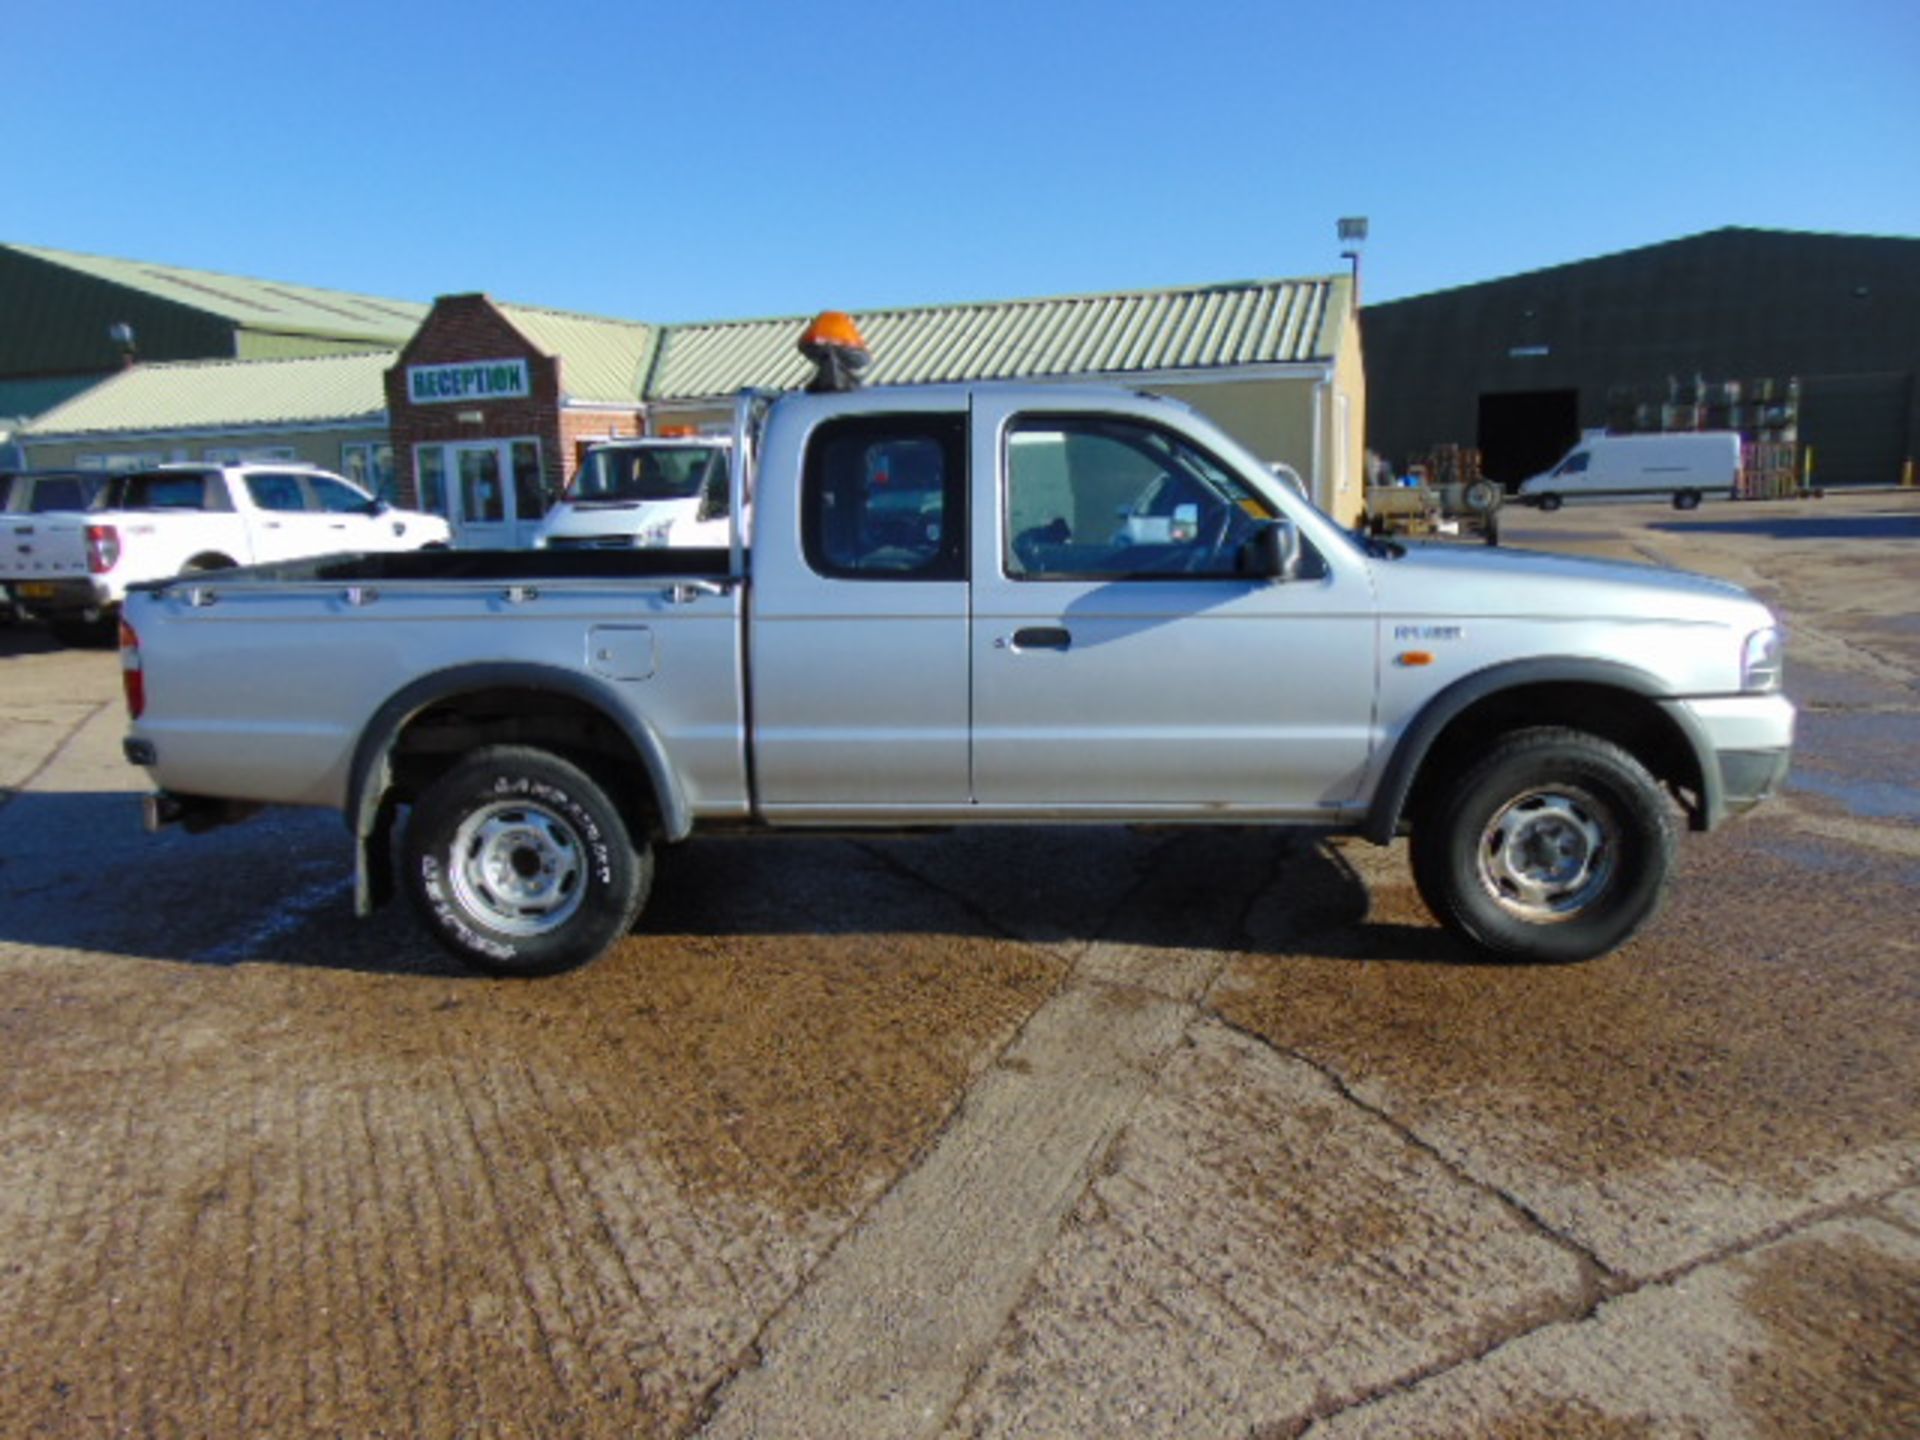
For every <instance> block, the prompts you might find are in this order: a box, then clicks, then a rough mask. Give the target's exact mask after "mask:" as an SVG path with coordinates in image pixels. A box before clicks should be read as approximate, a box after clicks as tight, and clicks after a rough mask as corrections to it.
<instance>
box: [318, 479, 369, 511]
mask: <svg viewBox="0 0 1920 1440" xmlns="http://www.w3.org/2000/svg"><path fill="white" fill-rule="evenodd" d="M307 486H308V488H309V489H311V490H312V491H313V498H314V499H315V500H316V501H318V502H319V508H320V509H322V510H325V511H326V512H327V513H328V514H329V515H364V514H366V513H367V505H368V503H369V502H368V498H367V497H366V496H365V495H362V494H361V493H360V492H359V491H358V490H356V489H354V488H353V487H352V486H351V485H344V484H342V483H341V482H340V481H338V480H334V479H331V478H330V477H328V476H325V475H309V476H307Z"/></svg>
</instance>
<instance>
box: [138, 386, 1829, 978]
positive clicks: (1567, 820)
mask: <svg viewBox="0 0 1920 1440" xmlns="http://www.w3.org/2000/svg"><path fill="white" fill-rule="evenodd" d="M730 464H731V466H732V469H731V474H730V486H731V489H732V495H731V499H730V503H729V506H728V510H729V513H730V516H731V517H732V518H731V521H730V534H729V542H728V544H727V545H726V546H725V547H717V546H716V547H712V548H708V549H692V550H667V549H651V548H649V549H637V550H620V551H597V550H586V551H574V552H566V551H557V550H547V551H532V552H497V553H495V552H477V553H463V552H457V551H455V552H439V553H418V554H388V555H366V556H356V557H334V558H328V559H320V560H310V561H305V562H299V563H289V564H282V565H277V566H267V567H262V568H256V569H254V570H251V571H244V570H243V571H235V572H231V573H224V574H209V575H198V576H189V577H184V578H180V579H175V580H172V581H168V582H165V583H156V584H150V585H142V586H136V587H134V588H133V590H132V591H131V592H130V593H129V595H128V597H127V601H126V607H125V613H124V620H125V622H126V628H125V630H124V632H123V635H122V644H123V652H122V660H123V669H124V671H125V679H126V685H127V693H128V702H129V706H130V708H131V711H132V715H133V721H132V727H131V731H130V734H129V736H128V738H127V741H126V751H127V755H128V758H129V759H131V760H132V761H133V762H135V763H136V764H139V765H142V766H145V767H146V768H147V770H148V771H149V772H150V774H151V776H152V779H153V781H154V782H155V784H156V786H157V787H158V788H157V793H155V794H154V795H153V796H152V797H151V798H150V799H149V801H148V815H149V823H150V824H155V825H157V824H163V823H168V822H172V821H180V822H184V823H185V824H186V825H188V826H189V828H193V827H197V826H206V825H211V824H217V823H221V822H223V821H225V820H228V819H230V818H233V817H234V816H236V815H239V814H241V813H243V812H244V811H246V810H248V809H250V808H252V807H255V806H258V805H260V804H284V805H308V806H326V807H331V808H333V809H335V810H338V811H340V812H341V813H342V814H343V816H344V817H345V821H346V826H347V830H348V833H349V835H350V837H351V842H352V849H353V854H354V861H355V866H356V887H355V888H356V899H357V904H358V907H359V909H360V912H361V913H363V914H364V913H367V912H369V911H371V910H372V909H373V908H374V907H375V906H377V905H379V904H380V903H382V902H383V901H384V900H385V899H387V898H388V895H389V893H390V892H391V890H392V888H393V884H394V876H395V872H396V870H397V872H398V876H399V880H400V883H401V884H402V885H403V886H404V888H405V890H406V891H407V892H408V894H409V895H410V897H411V900H412V902H413V904H414V906H415V908H416V909H417V911H418V914H419V916H420V917H421V919H422V920H423V922H424V924H425V925H426V927H427V928H428V929H429V930H430V931H431V932H432V933H433V935H434V936H435V937H436V938H437V939H438V940H439V941H440V942H441V943H442V944H443V945H444V946H445V947H446V948H447V949H449V950H450V951H452V952H453V954H455V955H456V956H458V957H460V958H461V959H463V960H465V961H467V962H468V963H470V964H472V965H473V966H476V967H478V968H481V969H484V970H488V971H493V972H497V973H505V974H532V973H541V972H547V971H552V970H556V969H560V968H563V967H567V966H572V965H576V964H579V963H581V962H583V961H586V960H588V959H591V958H592V957H594V956H596V955H599V954H600V953H602V952H603V951H605V950H606V949H608V948H609V947H610V946H611V945H613V944H614V943H615V942H616V941H618V940H620V939H621V938H622V937H623V936H625V935H627V934H628V933H629V931H630V930H631V929H632V927H633V926H634V924H635V922H636V919H637V918H638V916H639V914H640V912H641V908H642V906H643V904H644V902H645V900H646V897H647V893H648V890H649V887H650V885H651V882H652V876H653V856H654V854H655V852H656V850H657V849H658V848H659V847H661V846H664V845H673V844H676V843H679V842H681V841H684V840H686V839H687V838H688V837H690V836H692V835H695V834H699V833H706V832H718V831H754V832H765V833H774V832H782V831H787V832H804V831H807V830H809V829H821V828H829V827H830V828H832V829H835V830H847V829H849V828H864V827H872V828H876V829H885V830H914V829H920V828H940V827H948V826H952V825H956V824H1024V823H1045V824H1062V823H1094V824H1110V823H1116V822H1118V823H1150V824H1156V825H1165V824H1170V823H1186V824H1195V825H1219V824H1230V825H1255V824H1257V825H1285V826H1304V827H1315V828H1317V829H1319V830H1322V831H1327V832H1346V833H1351V834H1358V835H1361V836H1364V837H1366V838H1367V839H1368V840H1371V841H1374V842H1377V843H1380V844H1383V845H1384V844H1387V843H1390V842H1392V841H1393V840H1394V839H1395V838H1396V837H1397V836H1400V835H1403V834H1405V835H1407V836H1408V837H1409V847H1408V848H1409V853H1410V861H1411V867H1412V872H1413V877H1414V879H1415V881H1416V882H1417V885H1418V888H1419V890H1420V893H1421V894H1422V896H1423V897H1424V899H1425V901H1426V903H1427V904H1428V905H1429V906H1430V908H1431V909H1432V911H1433V913H1434V914H1435V915H1436V917H1438V919H1439V920H1440V921H1441V922H1442V923H1443V924H1445V925H1446V926H1448V927H1449V928H1451V929H1452V930H1453V931H1455V932H1457V933H1458V934H1459V935H1460V936H1462V937H1464V938H1465V939H1466V940H1467V941H1468V942H1470V943H1471V944H1473V945H1475V946H1477V947H1480V949H1482V950H1483V951H1485V952H1487V953H1490V954H1492V955H1495V956H1500V957H1507V958H1513V959H1522V960H1535V961H1566V960H1578V959H1583V958H1586V957H1590V956H1594V955H1598V954H1601V953H1603V952H1605V951H1608V950H1610V949H1612V948H1614V947H1616V946H1618V945H1620V944H1622V943H1623V942H1625V941H1626V940H1627V939H1628V938H1629V937H1630V936H1632V935H1633V934H1634V933H1635V932H1636V931H1638V930H1639V929H1640V928H1641V927H1642V926H1643V925H1645V924H1646V923H1647V922H1648V921H1649V920H1650V919H1651V918H1652V917H1653V916H1654V914H1655V911H1656V910H1657V908H1658V906H1659V905H1660V902H1661V899H1662V896H1663V893H1664V892H1665V890H1666V888H1667V885H1668V879H1669V874H1670V871H1671V869H1672V867H1673V862H1674V852H1675V845H1676V839H1675V832H1676V830H1677V829H1678V827H1679V825H1680V823H1681V822H1682V820H1683V819H1684V823H1686V824H1687V825H1689V826H1690V827H1691V828H1693V829H1695V830H1710V829H1712V828H1714V827H1715V826H1717V825H1719V824H1720V823H1721V822H1722V821H1723V820H1725V819H1727V818H1728V817H1729V816H1732V815H1734V814H1736V813H1738V812H1740V811H1743V810H1746V809H1747V808H1749V807H1750V806H1752V805H1754V804H1755V803H1756V802H1758V801H1760V800H1761V799H1762V798H1763V797H1765V796H1767V795H1768V794H1769V793H1770V792H1772V791H1773V790H1774V789H1775V788H1776V787H1777V786H1778V785H1779V784H1780V782H1781V780H1782V777H1783V775H1784V773H1785V770H1786V766H1787V760H1788V751H1789V746H1790V742H1791V738H1792V732H1793V720H1794V712H1793V709H1792V706H1791V705H1790V704H1789V703H1788V701H1787V700H1786V698H1785V697H1784V695H1783V694H1782V693H1781V637H1780V632H1779V630H1778V628H1777V627H1776V624H1775V621H1774V618H1773V617H1772V616H1771V615H1770V614H1769V613H1768V611H1767V610H1766V609H1765V608H1764V607H1763V606H1762V605H1760V604H1759V603H1758V602H1756V601H1755V600H1754V599H1753V598H1752V597H1751V596H1749V595H1748V594H1747V593H1746V592H1744V591H1743V590H1741V589H1740V588H1739V587H1737V586H1734V585H1731V584H1727V583H1723V582H1721V581H1718V580H1712V579H1707V578H1703V577H1700V576H1695V575H1690V574H1685V573H1681V572H1678V571H1674V570H1666V569H1661V568H1656V567H1651V566H1638V565H1622V564H1613V563H1603V562H1599V561H1594V560H1589V559H1577V558H1570V557H1564V556H1554V555H1547V554H1538V553H1525V552H1514V551H1509V550H1492V549H1487V548H1485V547H1473V548H1466V547H1447V546H1442V545H1433V546H1419V545H1407V546H1402V545H1399V544H1389V543H1385V542H1382V541H1378V540H1368V539H1365V538H1363V537H1357V536H1355V535H1353V534H1351V533H1349V532H1347V531H1346V530H1345V529H1343V528H1342V527H1340V526H1338V525H1337V524H1335V523H1334V522H1333V521H1331V520H1330V519H1328V518H1327V517H1326V516H1324V515H1323V514H1321V513H1320V512H1318V511H1317V510H1315V509H1314V508H1313V507H1312V506H1311V505H1310V504H1308V503H1307V502H1306V501H1305V500H1304V499H1303V498H1302V497H1301V496H1300V495H1299V494H1297V493H1296V492H1295V491H1294V490H1293V489H1291V488H1290V487H1288V486H1286V485H1285V484H1283V483H1282V482H1280V481H1279V480H1277V479H1276V478H1274V476H1273V475H1272V473H1271V472H1270V471H1269V469H1268V468H1267V466H1266V465H1264V464H1263V463H1262V462H1261V461H1260V460H1259V459H1258V458H1257V457H1256V456H1254V455H1253V454H1251V453H1250V452H1248V451H1247V450H1246V449H1244V448H1243V447H1242V446H1241V445H1239V444H1238V443H1236V442H1235V441H1234V440H1233V439H1232V438H1231V437H1230V436H1229V435H1227V434H1226V433H1224V432H1223V431H1221V430H1220V429H1219V428H1218V427H1216V426H1215V425H1213V424H1212V423H1211V422H1209V421H1208V420H1207V419H1205V418H1204V417H1203V416H1201V415H1200V414H1198V413H1196V412H1195V411H1193V410H1192V409H1190V408H1188V407H1186V406H1184V405H1182V404H1180V403H1178V402H1175V401H1170V400H1166V399H1161V398H1156V397H1152V396H1147V395H1141V394H1136V393H1130V392H1126V391H1122V390H1117V389H1094V388H1070V387H1067V386H1055V385H1037V386H1019V385H1003V384H994V385H952V386H926V387H920V386H900V387H885V388H877V389H872V390H856V391H853V392H852V393H841V394H831V393H829V394H789V395H782V396H780V397H778V398H772V399H769V398H767V397H761V396H743V397H742V398H741V400H740V401H739V403H738V406H737V412H736V416H735V421H734V434H733V440H732V446H731V450H730ZM749 516H750V517H751V532H752V533H751V535H750V536H749V535H748V534H747V531H746V523H745V522H746V519H747V517H749ZM403 810H404V811H406V812H408V814H409V818H408V821H407V823H406V824H405V826H404V827H397V826H396V817H397V816H398V815H399V814H400V813H401V812H402V811H403ZM396 849H397V851H398V854H397V855H396V854H395V851H396Z"/></svg>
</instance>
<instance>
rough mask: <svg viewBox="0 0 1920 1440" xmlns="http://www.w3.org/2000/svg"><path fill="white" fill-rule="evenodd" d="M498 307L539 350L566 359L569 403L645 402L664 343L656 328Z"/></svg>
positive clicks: (564, 377) (563, 373) (529, 307)
mask: <svg viewBox="0 0 1920 1440" xmlns="http://www.w3.org/2000/svg"><path fill="white" fill-rule="evenodd" d="M494 308H495V309H496V310H498V311H499V312H500V313H501V314H502V315H504V316H505V317H506V318H507V320H508V322H509V323H510V324H512V326H513V327H514V329H516V330H518V331H519V332H520V333H521V334H522V335H525V336H526V337H527V339H529V340H531V341H532V342H533V343H534V344H535V345H538V346H539V347H540V348H541V349H542V350H544V351H546V352H547V353H548V354H549V355H558V356H560V357H561V361H562V369H561V383H562V384H563V385H564V386H565V387H566V392H567V395H568V396H569V398H571V399H574V400H604V401H610V402H615V403H624V404H628V405H631V404H633V403H635V402H636V401H637V399H638V398H639V395H640V386H641V383H642V382H643V381H644V380H645V379H646V374H647V368H648V367H649V366H650V365H651V364H652V363H653V352H654V347H655V345H656V344H657V343H658V339H659V333H660V332H659V331H658V330H657V329H655V328H654V327H653V326H651V325H641V324H639V323H637V322H634V321H630V320H607V319H603V318H602V317H600V316H597V315H575V314H572V313H570V312H568V311H564V310H542V309H540V308H538V307H536V306H532V305H502V304H499V303H498V302H496V303H495V305H494Z"/></svg>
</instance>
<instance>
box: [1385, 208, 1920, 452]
mask: <svg viewBox="0 0 1920 1440" xmlns="http://www.w3.org/2000/svg"><path fill="white" fill-rule="evenodd" d="M1362 329H1363V332H1364V336H1365V345H1366V355H1367V383H1368V392H1369V400H1368V417H1367V419H1368V446H1369V448H1370V449H1372V450H1374V451H1375V452H1377V453H1378V454H1380V455H1381V456H1383V457H1384V458H1385V459H1386V460H1387V461H1388V462H1389V463H1391V464H1392V465H1394V466H1395V467H1396V468H1398V467H1402V466H1404V465H1406V464H1407V463H1408V461H1409V460H1410V459H1411V458H1412V457H1414V456H1415V455H1418V454H1420V453H1422V452H1425V451H1427V450H1430V449H1432V448H1433V447H1435V446H1438V445H1444V444H1459V445H1466V446H1473V447H1477V448H1478V449H1479V451H1480V452H1481V460H1482V468H1483V469H1484V471H1485V473H1487V474H1488V475H1490V476H1492V477H1493V478H1495V479H1498V480H1500V481H1503V482H1504V483H1506V484H1508V485H1513V484H1516V483H1518V482H1519V481H1520V480H1523V479H1525V478H1527V477H1528V476H1530V475H1534V474H1538V473H1539V472H1540V471H1542V470H1545V469H1546V468H1548V467H1549V466H1550V465H1552V464H1553V462H1554V461H1555V460H1557V459H1559V458H1560V456H1562V455H1563V454H1565V453H1566V452H1567V450H1569V449H1570V448H1571V447H1572V445H1573V444H1574V442H1575V441H1576V440H1578V439H1579V437H1580V435H1581V433H1582V432H1583V431H1585V430H1593V429H1601V428H1610V429H1613V430H1616V431H1622V430H1655V429H1722V428H1726V429H1739V430H1742V431H1744V432H1745V433H1746V434H1747V437H1748V438H1749V439H1760V440H1784V441H1796V440H1797V441H1798V442H1799V444H1800V446H1801V447H1802V450H1801V454H1802V457H1803V460H1804V459H1805V457H1806V456H1807V455H1808V452H1810V455H1811V458H1810V464H1811V471H1810V474H1811V482H1812V483H1813V484H1814V485H1818V486H1828V485H1850V484H1894V483H1897V482H1899V481H1900V480H1901V478H1902V475H1903V472H1904V471H1905V469H1906V467H1907V466H1908V465H1909V464H1910V462H1911V461H1912V460H1913V459H1914V458H1915V457H1920V406H1916V394H1915V384H1914V377H1915V374H1916V372H1920V240H1907V239H1879V238H1873V237H1866V236H1852V235H1814V234H1800V233H1794V232H1788V231H1776V230H1747V229H1725V230H1714V231H1711V232H1709V233H1707V234H1704V235H1694V236H1690V237H1688V238H1686V239H1682V240H1674V241H1670V242H1668V243H1666V244H1661V245H1650V246H1647V247H1646V248H1644V249H1639V250H1629V251H1625V252H1622V253H1620V254H1617V255H1606V256H1602V257H1600V258H1598V259H1594V260H1585V261H1580V262H1578V263H1575V264H1570V265H1559V266H1555V267H1553V268H1552V269H1548V270H1537V271H1534V272H1532V273H1529V274H1525V275H1514V276H1510V277H1508V278H1506V279H1502V280H1490V281H1487V282H1485V283H1483V284H1478V285H1467V286H1462V287H1460V288H1459V289H1455V290H1444V291H1440V292H1438V293H1435V294H1431V295H1421V296H1417V297H1415V298H1412V299H1408V300H1397V301H1393V302H1391V303H1389V304H1385V305H1374V306H1369V307H1368V308H1367V309H1366V310H1365V311H1364V312H1363V319H1362Z"/></svg>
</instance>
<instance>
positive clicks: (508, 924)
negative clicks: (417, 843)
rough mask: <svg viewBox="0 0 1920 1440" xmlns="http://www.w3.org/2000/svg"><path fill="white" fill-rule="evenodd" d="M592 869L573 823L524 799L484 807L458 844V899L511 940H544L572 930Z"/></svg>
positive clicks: (472, 817) (463, 830)
mask: <svg viewBox="0 0 1920 1440" xmlns="http://www.w3.org/2000/svg"><path fill="white" fill-rule="evenodd" d="M586 867H587V859H586V847H585V845H584V844H583V843H582V842H581V839H580V834H579V832H578V831H577V830H575V829H574V827H573V825H572V823H571V822H570V821H568V820H567V819H565V818H564V817H563V816H561V815H559V814H558V813H556V812H555V811H553V810H549V809H548V808H547V807H546V806H544V805H537V804H529V803H528V802H527V801H525V800H513V801H507V802H502V803H499V804H494V805H486V806H482V807H481V808H480V809H478V810H475V811H474V812H473V813H472V814H471V815H469V816H468V817H467V818H466V820H465V821H464V822H462V824H461V826H460V828H459V830H458V831H457V832H456V833H455V835H454V839H453V854H452V866H451V869H452V880H453V890H454V894H455V895H456V896H457V897H458V898H459V901H460V903H461V905H462V906H464V907H465V908H466V909H467V910H468V911H469V912H471V913H472V914H474V915H476V916H478V917H480V918H482V919H484V920H485V922H486V923H487V924H488V925H490V926H492V927H493V928H494V929H496V930H498V931H500V932H501V933H502V934H506V935H519V936H530V935H544V934H547V933H548V932H549V931H552V930H557V929H558V928H560V927H561V926H562V925H564V924H566V922H567V921H568V919H569V918H571V917H572V915H573V912H574V911H575V910H578V909H579V908H580V900H581V897H582V896H583V895H585V894H586V888H587V887H586V884H585V881H586Z"/></svg>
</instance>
